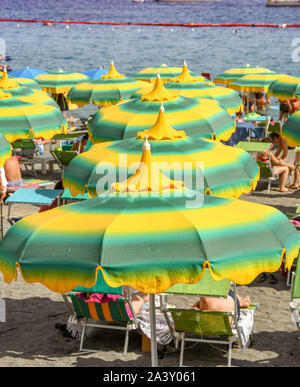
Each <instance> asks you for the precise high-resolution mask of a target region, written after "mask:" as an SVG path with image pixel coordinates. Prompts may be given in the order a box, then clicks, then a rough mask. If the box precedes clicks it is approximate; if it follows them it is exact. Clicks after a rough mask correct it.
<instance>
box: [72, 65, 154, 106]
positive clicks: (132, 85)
mask: <svg viewBox="0 0 300 387" xmlns="http://www.w3.org/2000/svg"><path fill="white" fill-rule="evenodd" d="M147 85H148V84H147V83H146V82H140V81H136V80H134V79H130V78H127V77H125V75H122V74H119V73H118V72H117V70H116V69H115V66H114V63H113V62H112V63H111V66H110V69H109V71H108V73H107V74H105V75H102V76H101V78H100V79H98V80H92V81H89V82H84V83H81V84H80V85H77V86H74V87H72V89H71V90H70V91H69V93H68V95H67V99H68V100H69V101H71V102H72V103H75V104H76V105H78V106H83V105H86V104H89V103H90V102H92V103H93V104H95V105H101V106H110V105H114V104H116V103H118V102H120V101H121V100H126V99H128V98H130V97H131V95H132V94H133V93H134V92H135V91H137V90H139V89H141V88H145V87H146V86H147Z"/></svg>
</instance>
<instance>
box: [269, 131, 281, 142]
mask: <svg viewBox="0 0 300 387" xmlns="http://www.w3.org/2000/svg"><path fill="white" fill-rule="evenodd" d="M269 137H270V139H271V142H272V143H273V144H278V142H279V140H280V134H279V133H276V132H272V133H270V134H269Z"/></svg>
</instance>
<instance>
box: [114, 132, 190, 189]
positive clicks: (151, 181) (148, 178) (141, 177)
mask: <svg viewBox="0 0 300 387" xmlns="http://www.w3.org/2000/svg"><path fill="white" fill-rule="evenodd" d="M154 164H156V163H154ZM183 187H184V182H183V181H174V180H171V179H169V178H168V177H167V176H165V175H163V174H162V173H161V172H160V170H159V169H158V168H156V167H155V166H153V168H152V155H151V146H150V144H149V142H148V138H146V139H145V142H144V144H143V153H142V157H141V162H140V164H139V166H138V168H137V170H136V172H135V174H134V175H132V176H131V177H130V178H129V179H127V180H125V181H123V182H122V183H113V184H112V185H111V189H112V190H113V191H116V192H164V191H170V190H175V189H176V190H178V189H181V190H182V188H183Z"/></svg>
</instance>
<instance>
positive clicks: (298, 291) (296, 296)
mask: <svg viewBox="0 0 300 387" xmlns="http://www.w3.org/2000/svg"><path fill="white" fill-rule="evenodd" d="M290 310H291V313H292V316H293V319H294V321H295V323H296V326H297V328H298V329H300V264H299V259H298V262H297V266H296V271H295V272H293V273H292V292H291V302H290Z"/></svg>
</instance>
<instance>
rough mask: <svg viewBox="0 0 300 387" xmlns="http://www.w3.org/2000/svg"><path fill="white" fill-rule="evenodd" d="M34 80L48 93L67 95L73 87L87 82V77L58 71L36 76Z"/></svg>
mask: <svg viewBox="0 0 300 387" xmlns="http://www.w3.org/2000/svg"><path fill="white" fill-rule="evenodd" d="M34 80H35V81H37V82H38V84H39V85H40V86H41V88H42V89H43V90H44V91H46V92H48V93H53V94H63V93H67V92H68V91H69V90H70V89H71V88H72V87H73V86H75V85H77V84H79V83H82V82H87V81H88V80H89V77H88V76H86V75H84V74H80V73H72V72H65V71H58V72H54V73H47V74H41V75H38V76H37V77H35V78H34Z"/></svg>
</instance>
